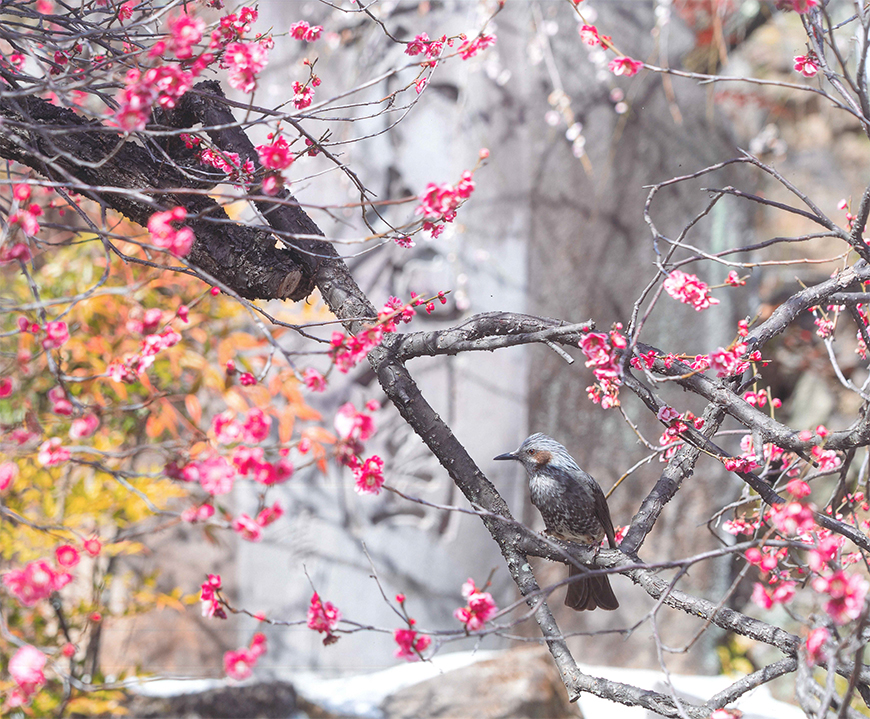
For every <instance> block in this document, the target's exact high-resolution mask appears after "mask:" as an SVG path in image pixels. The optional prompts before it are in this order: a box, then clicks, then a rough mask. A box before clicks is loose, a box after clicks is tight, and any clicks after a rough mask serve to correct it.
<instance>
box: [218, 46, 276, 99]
mask: <svg viewBox="0 0 870 719" xmlns="http://www.w3.org/2000/svg"><path fill="white" fill-rule="evenodd" d="M268 62H269V50H268V47H267V46H266V43H263V42H231V43H229V44H228V45H227V46H226V48H225V49H224V55H223V58H222V60H221V67H225V68H227V69H228V70H229V71H230V74H229V77H228V78H227V79H228V80H229V83H230V85H231V86H232V87H234V88H235V89H236V90H239V91H241V92H243V93H245V94H248V93H250V92H252V91H253V89H254V88H255V87H256V86H257V75H258V74H259V73H260V71H261V70H262V69H263V68H264V67H266V64H267V63H268Z"/></svg>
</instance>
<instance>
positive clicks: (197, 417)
mask: <svg viewBox="0 0 870 719" xmlns="http://www.w3.org/2000/svg"><path fill="white" fill-rule="evenodd" d="M184 407H185V409H186V410H187V414H188V415H190V420H191V422H193V423H194V424H195V425H196V426H197V427H198V426H199V424H200V422H202V405H201V404H200V403H199V400H198V399H197V398H196V395H192V394H189V395H187V397H185V398H184Z"/></svg>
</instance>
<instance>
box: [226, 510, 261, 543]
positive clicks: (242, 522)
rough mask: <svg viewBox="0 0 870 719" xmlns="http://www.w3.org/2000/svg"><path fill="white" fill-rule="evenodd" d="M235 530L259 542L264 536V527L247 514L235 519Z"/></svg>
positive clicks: (250, 540) (244, 537) (241, 535)
mask: <svg viewBox="0 0 870 719" xmlns="http://www.w3.org/2000/svg"><path fill="white" fill-rule="evenodd" d="M233 531H234V532H235V533H236V534H238V535H239V536H240V537H241V538H242V539H245V540H247V541H249V542H259V541H260V540H261V539H262V538H263V528H262V527H261V526H260V525H259V524H257V522H256V521H255V520H253V519H251V517H249V516H248V515H247V514H240V515H239V516H238V517H236V518H235V519H233Z"/></svg>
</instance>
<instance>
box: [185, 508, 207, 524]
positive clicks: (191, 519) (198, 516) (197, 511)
mask: <svg viewBox="0 0 870 719" xmlns="http://www.w3.org/2000/svg"><path fill="white" fill-rule="evenodd" d="M213 516H214V507H213V506H212V505H211V504H201V505H199V506H196V505H193V506H191V507H188V508H187V509H185V510H184V511H183V512H182V513H181V521H183V522H188V523H190V524H196V523H197V522H206V521H208V520H209V519H211V518H212V517H213Z"/></svg>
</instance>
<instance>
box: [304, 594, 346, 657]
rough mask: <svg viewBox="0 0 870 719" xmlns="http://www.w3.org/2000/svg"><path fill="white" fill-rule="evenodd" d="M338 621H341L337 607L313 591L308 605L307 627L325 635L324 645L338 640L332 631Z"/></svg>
mask: <svg viewBox="0 0 870 719" xmlns="http://www.w3.org/2000/svg"><path fill="white" fill-rule="evenodd" d="M339 621H341V612H340V611H339V610H338V608H337V607H336V606H335V605H334V604H333V603H332V602H324V601H322V600H321V599H320V597H319V596H318V594H317V592H314V594H312V595H311V602H310V604H309V605H308V628H309V629H313V630H314V631H315V632H320V633H321V634H324V635H325V636H324V637H323V643H324V645H329V644H333V643H335V642H337V641H338V637H337V636H335V634H334V633H333V632H334V630H335V628H336V626H338V623H339Z"/></svg>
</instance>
